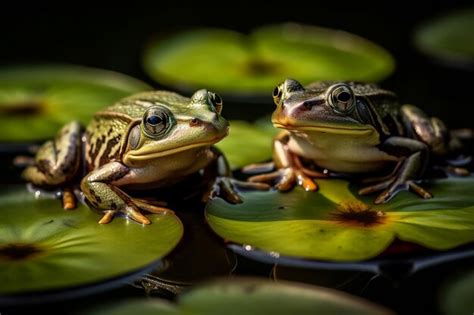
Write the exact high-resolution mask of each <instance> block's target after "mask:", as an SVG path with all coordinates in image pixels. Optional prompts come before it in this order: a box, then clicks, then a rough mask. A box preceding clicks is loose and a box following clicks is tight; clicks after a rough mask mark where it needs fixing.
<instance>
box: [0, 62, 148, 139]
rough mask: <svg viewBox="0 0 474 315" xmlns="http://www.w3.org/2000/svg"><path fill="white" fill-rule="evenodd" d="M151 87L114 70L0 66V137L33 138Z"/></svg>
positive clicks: (47, 135)
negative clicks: (0, 67)
mask: <svg viewBox="0 0 474 315" xmlns="http://www.w3.org/2000/svg"><path fill="white" fill-rule="evenodd" d="M149 89H151V88H150V87H149V86H148V85H146V84H145V83H143V82H141V81H138V80H136V79H133V78H130V77H128V76H125V75H123V74H119V73H115V72H112V71H106V70H99V69H91V68H85V67H79V66H65V65H64V66H59V65H49V66H47V65H44V66H18V67H9V68H2V69H0V141H3V142H5V141H36V140H43V139H45V138H48V137H51V136H53V135H54V134H55V133H56V132H57V130H58V129H59V128H60V127H61V125H63V124H65V123H67V122H69V121H71V120H74V119H77V120H80V121H81V122H82V123H84V124H86V123H88V122H89V120H90V118H91V117H92V115H93V114H94V113H95V112H96V111H97V110H99V109H101V108H103V107H106V106H108V105H111V104H113V103H114V102H115V101H117V100H119V99H121V98H123V97H125V96H128V95H130V94H133V93H136V92H140V91H144V90H149Z"/></svg>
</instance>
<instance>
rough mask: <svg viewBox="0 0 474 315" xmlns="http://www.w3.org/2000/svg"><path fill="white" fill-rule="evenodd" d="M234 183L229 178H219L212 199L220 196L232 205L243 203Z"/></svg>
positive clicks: (213, 189)
mask: <svg viewBox="0 0 474 315" xmlns="http://www.w3.org/2000/svg"><path fill="white" fill-rule="evenodd" d="M234 182H236V181H234V180H233V179H232V178H229V177H218V178H216V182H215V183H214V186H213V188H212V192H211V197H215V196H219V197H221V198H223V199H224V200H226V201H228V202H230V203H242V198H241V197H240V195H239V193H238V192H237V190H236V189H235V186H234Z"/></svg>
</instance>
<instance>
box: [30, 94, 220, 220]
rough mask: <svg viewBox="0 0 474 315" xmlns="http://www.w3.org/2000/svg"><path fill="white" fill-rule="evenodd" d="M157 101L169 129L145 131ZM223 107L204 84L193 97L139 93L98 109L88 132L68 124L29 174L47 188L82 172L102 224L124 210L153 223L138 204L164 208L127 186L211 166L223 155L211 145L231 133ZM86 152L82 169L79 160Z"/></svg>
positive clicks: (171, 179) (175, 178)
mask: <svg viewBox="0 0 474 315" xmlns="http://www.w3.org/2000/svg"><path fill="white" fill-rule="evenodd" d="M216 100H218V101H219V102H217V101H216ZM157 108H158V109H159V112H160V113H161V112H166V113H167V116H166V117H167V118H169V119H167V120H165V121H166V122H167V123H166V124H158V125H156V126H166V128H163V129H160V128H158V129H159V130H165V131H163V132H162V133H153V132H152V133H150V132H148V133H147V131H146V130H149V129H147V128H149V127H150V125H149V123H147V120H146V117H148V116H149V114H147V116H146V117H145V116H144V114H145V113H149V111H150V110H157ZM221 108H222V104H221V100H220V98H218V96H216V95H215V94H214V93H212V92H208V91H206V90H199V91H197V92H196V93H195V94H194V95H193V96H192V98H191V99H190V98H186V97H183V96H180V95H178V94H176V93H172V92H167V91H154V92H144V93H140V94H136V95H133V96H131V97H128V98H125V99H123V100H121V101H119V102H118V103H116V104H114V105H112V106H110V107H108V108H106V109H104V110H103V111H101V112H98V113H97V114H96V115H95V116H94V118H93V119H92V121H91V123H90V124H89V125H88V126H87V128H86V130H85V132H84V133H83V134H82V132H81V128H80V126H79V124H78V123H76V122H73V123H71V124H69V125H67V126H65V127H64V128H63V129H62V131H61V132H60V133H59V134H58V136H57V137H56V139H55V141H54V142H47V143H45V144H44V145H43V146H42V147H41V149H40V150H39V152H38V154H37V157H36V161H37V162H36V163H35V165H33V166H30V167H28V168H27V169H26V170H25V172H24V177H25V178H26V179H27V180H28V181H30V182H32V183H33V184H35V185H37V186H40V187H48V188H51V187H64V186H67V185H70V184H71V183H72V181H73V180H74V179H75V178H78V177H79V178H80V177H82V180H81V190H82V192H83V193H84V197H85V199H86V201H87V202H88V203H89V204H90V205H91V206H92V207H94V208H96V209H98V210H101V211H104V213H105V216H104V218H103V219H102V220H101V221H100V223H108V222H109V221H110V220H111V218H112V217H113V214H115V213H116V212H119V211H120V212H124V213H125V214H126V215H127V216H129V217H131V218H132V219H134V220H136V221H138V222H140V223H143V224H149V223H150V221H149V220H148V219H147V218H146V217H144V216H143V215H142V214H141V213H140V212H139V208H142V209H145V210H147V211H150V212H160V211H163V208H159V207H154V206H151V205H146V204H143V202H141V201H139V200H136V199H133V198H131V197H130V196H129V195H127V194H126V193H125V192H124V191H123V189H122V188H123V187H127V188H130V189H141V188H150V187H161V186H166V185H169V184H172V183H176V182H179V181H180V180H182V179H183V178H185V177H187V176H188V175H190V174H192V173H195V172H197V171H198V170H200V169H203V168H205V167H207V166H209V165H210V164H211V162H213V161H215V160H216V159H217V158H218V155H217V153H216V151H215V150H214V149H213V148H212V144H214V143H216V142H217V141H219V140H220V139H222V138H223V137H225V136H226V135H227V132H228V123H227V121H226V120H225V119H224V118H223V117H222V116H220V111H221ZM160 117H161V116H160ZM164 117H165V116H164ZM150 128H151V127H150ZM153 130H155V129H153ZM82 158H83V159H84V163H83V164H84V166H85V167H84V168H85V172H84V173H82V170H81V169H80V167H79V166H80V161H81V159H82ZM44 161H47V162H48V163H46V162H44Z"/></svg>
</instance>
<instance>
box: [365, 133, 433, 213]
mask: <svg viewBox="0 0 474 315" xmlns="http://www.w3.org/2000/svg"><path fill="white" fill-rule="evenodd" d="M382 149H383V150H384V151H385V152H387V153H388V154H391V155H393V156H398V157H399V162H398V164H397V166H396V167H395V170H394V172H392V174H391V175H389V176H388V177H386V178H381V179H382V181H381V182H379V183H376V184H373V185H370V186H368V187H365V188H362V189H360V190H359V194H360V195H368V194H370V193H373V192H378V191H382V193H381V194H380V195H379V196H378V197H377V198H375V200H374V203H375V204H381V203H385V202H387V201H388V200H390V199H391V198H392V197H394V196H395V195H396V194H397V193H398V192H400V191H401V190H408V191H412V192H414V193H415V194H417V195H418V196H420V197H421V198H424V199H428V198H432V197H433V195H432V194H431V193H430V192H428V191H426V190H425V189H424V188H422V187H421V186H419V185H418V184H417V183H416V182H415V181H416V180H417V179H419V178H420V176H421V175H422V173H423V170H424V168H425V166H426V164H427V158H428V147H427V145H426V144H424V143H423V142H420V141H418V140H414V139H410V138H403V137H391V138H388V139H387V140H386V141H385V142H384V143H383V145H382Z"/></svg>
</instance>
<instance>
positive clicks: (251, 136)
mask: <svg viewBox="0 0 474 315" xmlns="http://www.w3.org/2000/svg"><path fill="white" fill-rule="evenodd" d="M277 132H278V129H275V128H273V127H272V128H271V129H268V128H265V127H263V126H261V125H259V124H255V123H249V122H245V121H239V120H234V121H231V122H230V129H229V135H228V136H227V137H226V138H224V140H222V141H220V142H219V143H217V147H218V148H219V149H220V150H222V152H223V153H224V154H225V156H226V158H227V160H228V161H229V164H230V166H231V168H232V169H237V168H241V167H243V166H245V165H248V164H251V163H255V162H263V161H265V160H267V159H269V158H271V156H272V147H271V145H270V143H271V141H272V138H273V136H275V135H276V134H277Z"/></svg>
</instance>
